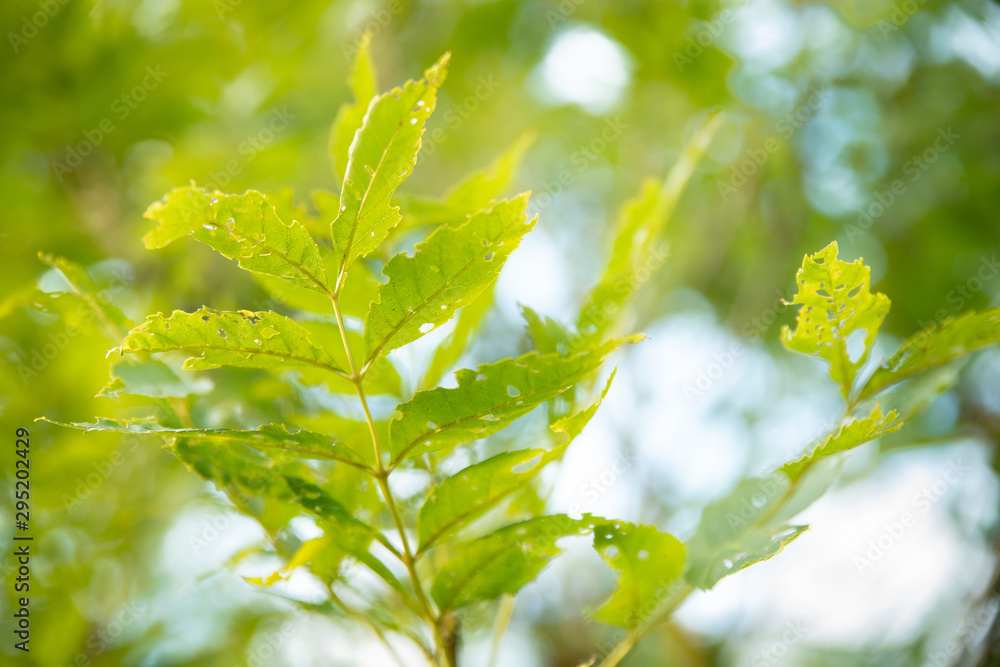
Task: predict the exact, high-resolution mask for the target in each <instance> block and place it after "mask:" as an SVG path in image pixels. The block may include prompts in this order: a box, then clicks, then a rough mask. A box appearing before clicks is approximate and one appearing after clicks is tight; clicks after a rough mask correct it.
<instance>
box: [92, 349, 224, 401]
mask: <svg viewBox="0 0 1000 667" xmlns="http://www.w3.org/2000/svg"><path fill="white" fill-rule="evenodd" d="M211 390H212V382H211V380H209V379H208V378H193V379H187V378H181V377H180V375H178V374H177V373H176V372H174V369H172V368H171V367H170V366H167V365H166V364H165V363H163V362H161V361H157V360H155V359H146V360H134V359H120V360H119V361H117V362H115V363H114V365H112V367H111V381H110V382H109V383H108V384H107V385H105V387H104V388H103V389H101V391H100V392H98V394H97V395H98V396H101V397H104V398H118V397H119V396H121V395H123V394H131V395H133V396H148V397H150V398H183V397H185V396H191V395H194V394H205V393H208V392H209V391H211Z"/></svg>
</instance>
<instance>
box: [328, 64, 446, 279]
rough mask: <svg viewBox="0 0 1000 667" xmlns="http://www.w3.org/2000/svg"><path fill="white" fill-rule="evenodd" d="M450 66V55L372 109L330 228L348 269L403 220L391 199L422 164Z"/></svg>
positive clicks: (380, 99)
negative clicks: (423, 144) (423, 141)
mask: <svg viewBox="0 0 1000 667" xmlns="http://www.w3.org/2000/svg"><path fill="white" fill-rule="evenodd" d="M447 64H448V55H447V54H446V55H445V56H444V57H442V58H441V60H439V61H438V62H437V63H436V64H435V65H434V66H432V67H431V68H430V69H428V70H427V71H426V72H425V73H424V78H423V79H420V80H419V81H416V82H413V81H410V82H407V83H406V84H405V85H404V86H403V87H402V88H395V89H394V90H391V91H389V92H388V93H385V94H384V95H382V96H381V97H378V98H376V99H375V100H373V101H372V103H371V106H369V107H368V112H367V113H366V114H365V117H364V122H363V123H362V125H361V129H360V130H358V132H357V134H356V135H355V137H354V141H353V142H352V143H351V148H350V157H349V159H348V162H347V170H346V174H345V177H344V187H343V190H342V191H341V194H340V211H339V214H338V215H337V218H336V219H335V220H334V221H333V223H332V224H331V227H330V231H331V234H332V235H333V243H334V247H335V248H336V250H337V254H338V259H339V264H340V265H341V268H342V270H343V269H346V268H347V267H348V266H350V264H351V263H352V262H353V261H354V260H355V259H357V258H358V257H364V256H365V255H367V254H368V253H370V252H371V251H372V250H374V249H375V248H377V247H378V246H379V245H380V244H381V243H382V241H383V240H384V239H385V237H386V235H387V234H388V233H389V230H390V229H392V228H393V227H394V226H395V225H396V224H397V223H398V222H399V220H400V216H399V209H398V208H397V207H395V206H392V205H391V203H390V201H389V200H390V198H391V197H392V194H393V193H394V192H395V191H396V188H397V187H399V185H400V183H402V182H403V180H404V179H405V178H406V177H407V176H409V175H410V172H412V171H413V167H414V165H415V164H416V160H417V153H418V152H419V150H420V137H421V135H422V134H423V131H424V124H425V123H426V121H427V117H428V116H429V115H430V113H431V111H433V110H434V103H435V100H436V98H437V89H438V87H439V86H440V85H441V84H442V83H443V82H444V77H445V71H446V68H447Z"/></svg>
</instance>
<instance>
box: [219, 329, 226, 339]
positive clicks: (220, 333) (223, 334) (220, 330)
mask: <svg viewBox="0 0 1000 667" xmlns="http://www.w3.org/2000/svg"><path fill="white" fill-rule="evenodd" d="M217 331H218V332H219V338H225V337H226V330H225V329H223V328H222V327H219V328H218V329H217Z"/></svg>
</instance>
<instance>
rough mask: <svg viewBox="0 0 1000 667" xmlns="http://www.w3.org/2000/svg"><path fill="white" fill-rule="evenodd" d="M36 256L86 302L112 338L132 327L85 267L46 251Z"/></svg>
mask: <svg viewBox="0 0 1000 667" xmlns="http://www.w3.org/2000/svg"><path fill="white" fill-rule="evenodd" d="M38 258H39V259H40V260H42V262H44V263H45V264H47V265H48V266H50V267H52V268H53V269H55V270H56V271H58V272H59V273H60V274H62V276H63V278H65V279H66V282H67V284H68V285H69V288H70V290H71V291H72V293H73V294H75V295H76V296H77V297H79V298H80V299H81V300H82V301H83V302H84V303H86V304H87V306H88V307H89V308H90V310H91V311H93V313H94V315H95V316H96V317H97V319H98V320H99V321H100V322H101V324H102V325H103V326H104V328H105V329H106V330H107V332H108V333H109V334H110V335H111V336H112V337H113V338H118V337H120V336H121V334H122V332H124V331H128V330H129V329H131V328H132V320H130V319H129V318H127V317H125V315H124V314H123V313H122V311H121V310H119V309H118V307H117V306H115V305H114V304H112V303H111V302H110V301H108V300H107V299H106V298H105V297H104V296H102V290H101V288H100V287H98V285H97V283H95V282H94V279H93V278H91V276H90V273H88V272H87V269H85V268H84V267H82V266H80V265H79V264H77V263H76V262H71V261H70V260H68V259H66V258H65V257H57V256H55V255H50V254H48V253H38Z"/></svg>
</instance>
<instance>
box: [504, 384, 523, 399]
mask: <svg viewBox="0 0 1000 667" xmlns="http://www.w3.org/2000/svg"><path fill="white" fill-rule="evenodd" d="M507 395H508V396H513V397H517V396H520V395H521V392H519V391H518V390H517V387H515V386H514V385H512V384H509V385H507Z"/></svg>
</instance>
